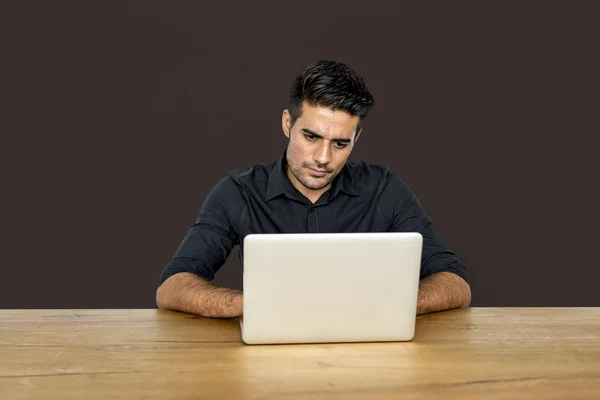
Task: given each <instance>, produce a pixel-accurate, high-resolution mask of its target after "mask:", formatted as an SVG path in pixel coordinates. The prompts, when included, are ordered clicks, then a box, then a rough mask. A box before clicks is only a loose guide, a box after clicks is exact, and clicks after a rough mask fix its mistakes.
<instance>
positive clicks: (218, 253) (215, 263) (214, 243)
mask: <svg viewBox="0 0 600 400" xmlns="http://www.w3.org/2000/svg"><path fill="white" fill-rule="evenodd" d="M238 203H239V189H238V187H237V185H236V184H235V182H234V181H233V180H232V179H231V178H230V177H228V176H227V177H225V178H223V179H221V180H220V181H219V182H218V183H217V184H216V185H215V186H214V187H213V189H212V190H211V191H210V192H209V194H208V196H207V197H206V199H205V201H204V204H203V205H202V207H201V208H200V212H199V213H198V216H197V218H196V222H195V223H194V224H193V225H192V226H191V228H190V229H189V230H188V232H187V234H186V235H185V237H184V239H183V241H182V242H181V244H180V245H179V247H178V249H177V251H176V252H175V254H174V255H173V257H172V258H171V260H170V261H169V262H168V263H167V265H166V266H165V268H164V269H163V271H162V273H161V275H160V278H159V281H158V286H160V285H161V284H162V283H163V282H164V281H165V280H167V278H169V277H170V276H172V275H175V274H177V273H180V272H190V273H193V274H196V275H198V276H200V277H202V278H205V279H207V280H209V281H212V280H213V279H214V277H215V273H216V272H217V271H218V270H219V269H220V268H221V267H222V266H223V264H225V261H226V260H227V258H228V257H229V255H230V254H231V251H232V250H233V247H234V246H236V245H237V244H238V243H239V238H238V235H237V233H236V231H235V229H234V228H233V226H232V223H231V221H232V218H235V216H234V214H235V213H236V210H239V204H238Z"/></svg>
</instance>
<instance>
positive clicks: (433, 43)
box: [0, 0, 600, 308]
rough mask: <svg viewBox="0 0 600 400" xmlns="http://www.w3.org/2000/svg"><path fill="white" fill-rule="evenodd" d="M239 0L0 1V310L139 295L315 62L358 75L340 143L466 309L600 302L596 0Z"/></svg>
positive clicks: (276, 126)
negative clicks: (362, 92) (411, 218)
mask: <svg viewBox="0 0 600 400" xmlns="http://www.w3.org/2000/svg"><path fill="white" fill-rule="evenodd" d="M249 3H250V2H242V1H239V2H230V1H220V2H215V3H213V4H210V5H208V4H207V3H206V2H199V1H177V2H169V1H160V2H159V1H143V2H142V1H127V0H120V1H113V2H108V1H71V2H65V1H37V2H31V1H19V2H17V1H5V0H4V1H2V2H1V3H0V46H1V47H0V49H1V54H0V61H1V62H0V69H1V70H0V73H1V74H0V96H1V97H0V98H1V104H0V106H1V108H0V112H1V118H0V132H1V145H0V193H1V203H0V205H1V207H0V266H1V268H2V275H1V278H0V308H30V307H39V308H62V307H72V308H85V307H92V308H101V307H107V308H112V307H125V308H134V307H154V306H155V303H154V294H155V284H156V281H157V279H158V276H159V273H160V271H161V270H162V268H163V266H164V265H165V263H166V262H167V261H168V259H169V258H170V257H171V255H172V254H173V252H174V251H175V249H176V248H177V246H178V244H179V242H180V241H181V239H182V238H183V236H184V235H185V233H186V231H187V229H188V227H189V226H190V225H191V224H192V223H193V221H194V219H195V217H196V213H197V212H198V210H199V208H200V206H201V204H202V201H203V199H204V197H205V196H206V194H207V193H208V191H209V190H210V188H211V187H212V186H213V185H214V184H215V183H216V182H217V181H218V180H219V179H220V178H221V177H222V176H223V175H225V174H226V173H227V172H228V171H229V170H230V169H234V168H239V167H243V166H248V165H250V164H252V163H254V162H268V161H272V160H274V159H275V158H277V157H278V156H279V154H280V153H281V151H282V150H283V148H284V146H285V144H286V142H285V137H284V136H283V134H282V132H281V128H280V116H281V111H282V110H283V108H284V107H285V106H286V99H287V94H288V90H289V86H290V84H291V81H292V78H293V76H294V75H295V74H296V73H297V72H299V71H300V69H301V68H302V67H303V66H304V65H305V64H307V63H309V62H312V61H314V60H316V59H317V58H333V59H338V60H341V61H345V62H347V63H348V64H349V65H350V66H352V67H354V68H355V69H357V70H358V71H359V72H361V73H362V74H363V75H364V77H365V79H366V80H367V82H368V84H369V85H370V87H371V89H372V92H373V94H374V96H375V98H376V106H375V108H374V110H373V112H372V114H371V115H370V117H369V119H368V120H367V122H366V124H365V129H366V131H365V133H364V135H363V138H362V142H361V143H359V145H358V147H357V148H356V150H355V153H354V154H353V158H355V159H365V160H367V161H369V162H375V163H382V164H388V165H391V166H392V167H393V168H394V170H395V171H396V172H397V173H399V174H400V175H401V176H402V177H403V178H404V179H405V180H406V181H407V183H408V184H409V185H410V186H411V187H412V188H413V190H414V191H415V192H416V193H417V195H418V197H419V199H420V200H421V202H422V204H423V206H424V207H425V210H426V212H427V213H428V214H429V215H431V216H432V218H433V219H434V222H435V224H436V226H437V229H438V231H439V232H440V233H441V235H442V237H443V239H444V240H445V241H446V242H447V243H448V244H449V245H450V247H451V248H453V249H454V250H455V252H456V253H457V254H458V255H459V257H460V258H461V259H462V260H463V261H464V262H465V263H466V264H467V266H468V272H469V277H470V281H471V284H472V290H473V305H475V306H534V305H547V306H586V305H595V306H598V305H600V284H599V283H598V282H599V278H600V272H599V267H598V262H597V255H598V245H599V240H598V239H599V235H598V223H599V222H600V217H599V216H600V213H599V212H598V205H599V204H600V190H599V188H598V180H599V179H598V177H599V176H600V174H599V172H600V162H599V161H598V156H597V153H598V147H597V144H598V142H597V139H596V138H597V136H598V133H599V132H600V129H599V128H600V126H599V110H600V108H599V101H598V100H599V93H600V84H599V83H600V80H599V72H600V69H599V67H600V57H599V54H600V52H599V51H598V49H599V38H600V29H599V27H598V15H599V14H598V7H597V6H596V4H597V2H592V1H590V2H583V1H580V2H566V1H565V2H556V3H551V2H547V1H538V2H533V1H525V2H517V1H515V2H508V1H497V2H493V3H491V2H481V1H472V2H463V1H452V2H445V1H444V2H436V3H432V2H416V3H417V4H409V3H408V2H391V1H390V2H377V1H362V0H361V1H348V0H346V1H327V2H320V1H314V2H307V1H298V2H288V3H285V2H276V1H271V2H261V6H260V7H259V6H255V5H253V4H249ZM492 4H493V5H492ZM217 283H219V284H224V285H228V286H231V287H240V286H241V270H240V266H239V263H238V261H237V254H236V253H235V252H234V253H233V256H232V257H231V258H230V261H228V263H227V264H226V265H225V266H224V267H223V269H222V270H221V271H220V273H219V274H218V278H217Z"/></svg>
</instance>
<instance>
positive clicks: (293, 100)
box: [289, 60, 375, 129]
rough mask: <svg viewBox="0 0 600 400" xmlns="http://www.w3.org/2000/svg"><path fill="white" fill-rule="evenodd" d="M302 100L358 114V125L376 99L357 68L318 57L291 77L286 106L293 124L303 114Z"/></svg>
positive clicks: (359, 125)
mask: <svg viewBox="0 0 600 400" xmlns="http://www.w3.org/2000/svg"><path fill="white" fill-rule="evenodd" d="M305 101H306V102H307V103H308V104H310V105H311V106H318V107H327V108H330V109H332V110H334V111H338V110H340V111H344V112H347V113H348V114H350V115H353V116H358V117H359V122H358V127H357V129H360V127H361V124H362V121H363V120H364V119H365V118H367V115H368V114H369V111H370V110H371V107H373V103H374V101H375V100H374V99H373V96H372V95H371V93H370V92H369V90H368V89H367V85H366V84H365V82H364V81H363V78H362V77H361V76H360V75H359V74H358V73H357V72H356V71H354V70H352V69H350V68H349V67H348V66H347V65H346V64H344V63H342V62H339V61H331V60H319V61H317V62H315V63H313V64H310V65H308V66H307V67H305V68H304V71H302V73H301V74H300V75H298V76H297V77H296V78H295V79H294V82H293V84H292V90H291V93H290V108H289V112H290V115H291V125H292V126H293V125H294V123H295V122H296V120H297V119H298V118H299V117H300V116H301V115H302V104H303V103H304V102H305Z"/></svg>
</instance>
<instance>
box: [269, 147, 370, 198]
mask: <svg viewBox="0 0 600 400" xmlns="http://www.w3.org/2000/svg"><path fill="white" fill-rule="evenodd" d="M286 167H287V158H286V152H285V151H284V152H283V154H282V155H281V157H280V158H279V160H278V161H277V162H276V163H275V166H274V167H273V170H272V171H271V173H270V174H269V182H268V183H267V193H266V201H270V200H271V199H273V198H275V197H277V196H279V195H281V194H285V193H286V192H287V193H288V194H289V195H290V196H293V195H294V194H296V193H297V192H298V190H297V189H296V188H295V187H294V186H293V185H292V183H291V182H290V180H289V178H288V177H287V174H286ZM340 191H341V192H344V193H346V194H348V195H350V196H358V195H359V194H360V193H359V191H358V190H357V188H356V182H355V181H354V177H353V174H352V171H351V170H350V166H349V165H348V163H347V162H346V165H344V168H342V171H341V172H340V173H339V174H338V176H336V177H335V179H334V180H333V184H332V185H331V188H330V189H329V191H328V192H327V193H329V199H330V200H331V199H333V198H334V197H335V196H337V195H338V194H339V192H340Z"/></svg>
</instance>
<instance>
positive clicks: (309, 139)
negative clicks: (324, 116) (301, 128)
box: [304, 133, 317, 142]
mask: <svg viewBox="0 0 600 400" xmlns="http://www.w3.org/2000/svg"><path fill="white" fill-rule="evenodd" d="M304 137H305V138H306V140H308V141H311V142H312V141H313V140H315V139H316V138H317V137H316V136H315V135H310V134H307V133H305V134H304Z"/></svg>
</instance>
